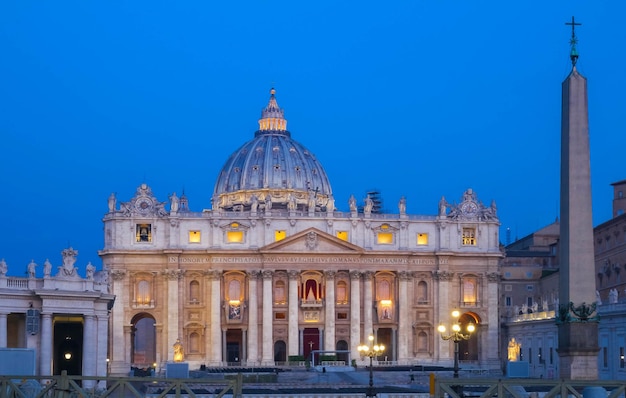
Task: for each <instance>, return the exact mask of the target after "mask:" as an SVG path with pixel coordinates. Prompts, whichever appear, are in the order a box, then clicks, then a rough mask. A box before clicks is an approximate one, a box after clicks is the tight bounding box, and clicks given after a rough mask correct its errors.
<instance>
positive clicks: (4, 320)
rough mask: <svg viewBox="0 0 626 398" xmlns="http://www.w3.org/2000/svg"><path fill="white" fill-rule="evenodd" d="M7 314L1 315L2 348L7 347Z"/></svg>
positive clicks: (0, 338) (0, 340)
mask: <svg viewBox="0 0 626 398" xmlns="http://www.w3.org/2000/svg"><path fill="white" fill-rule="evenodd" d="M7 334H8V333H7V314H5V313H4V312H3V313H0V348H5V347H6V346H7Z"/></svg>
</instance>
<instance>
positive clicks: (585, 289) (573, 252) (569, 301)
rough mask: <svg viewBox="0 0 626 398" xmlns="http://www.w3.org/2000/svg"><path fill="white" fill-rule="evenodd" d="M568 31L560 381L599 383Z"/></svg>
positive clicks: (583, 155) (583, 156) (585, 187)
mask: <svg viewBox="0 0 626 398" xmlns="http://www.w3.org/2000/svg"><path fill="white" fill-rule="evenodd" d="M567 25H571V26H572V38H571V40H570V44H571V53H570V58H571V60H572V71H571V72H570V74H569V76H567V78H566V79H565V81H564V82H563V84H562V109H561V223H560V224H561V238H560V253H559V254H560V271H559V284H560V286H559V310H558V312H557V315H556V318H557V319H556V321H557V325H558V335H559V347H558V354H559V358H560V377H561V378H563V379H573V380H596V379H597V378H598V359H597V355H598V351H599V347H598V318H597V313H596V308H595V291H596V286H595V272H594V251H593V221H592V217H591V167H590V156H589V121H588V109H587V79H585V78H584V77H583V76H582V75H581V74H580V73H578V71H577V70H576V62H577V60H578V51H577V49H576V43H577V39H576V35H575V32H574V29H575V27H576V26H577V25H580V24H579V23H576V22H575V21H574V17H572V22H571V23H567Z"/></svg>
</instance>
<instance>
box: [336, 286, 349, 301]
mask: <svg viewBox="0 0 626 398" xmlns="http://www.w3.org/2000/svg"><path fill="white" fill-rule="evenodd" d="M347 303H348V284H347V283H346V282H345V281H339V282H337V304H347Z"/></svg>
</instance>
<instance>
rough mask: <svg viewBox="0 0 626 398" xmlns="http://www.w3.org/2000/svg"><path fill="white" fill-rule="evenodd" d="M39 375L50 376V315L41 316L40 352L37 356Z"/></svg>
mask: <svg viewBox="0 0 626 398" xmlns="http://www.w3.org/2000/svg"><path fill="white" fill-rule="evenodd" d="M39 374H40V375H51V374H52V315H51V314H41V350H40V354H39Z"/></svg>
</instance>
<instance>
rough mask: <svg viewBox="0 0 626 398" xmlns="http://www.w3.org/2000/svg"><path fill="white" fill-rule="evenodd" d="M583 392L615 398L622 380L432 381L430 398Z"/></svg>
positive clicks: (553, 396)
mask: <svg viewBox="0 0 626 398" xmlns="http://www.w3.org/2000/svg"><path fill="white" fill-rule="evenodd" d="M586 388H592V389H602V388H603V389H604V390H606V392H607V394H606V395H603V396H606V397H607V398H617V397H620V396H623V395H624V391H625V389H626V380H546V379H490V378H458V379H454V378H452V379H436V381H435V395H434V398H444V396H445V395H446V394H447V395H448V396H449V397H450V398H463V397H465V398H467V397H476V398H493V397H496V398H510V397H511V396H512V397H514V398H526V397H528V396H529V393H530V394H533V396H540V397H542V398H557V397H568V396H572V397H574V398H583V390H584V389H586ZM600 391H602V390H600ZM595 396H598V395H597V394H596V395H595Z"/></svg>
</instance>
